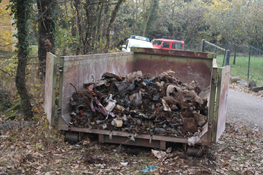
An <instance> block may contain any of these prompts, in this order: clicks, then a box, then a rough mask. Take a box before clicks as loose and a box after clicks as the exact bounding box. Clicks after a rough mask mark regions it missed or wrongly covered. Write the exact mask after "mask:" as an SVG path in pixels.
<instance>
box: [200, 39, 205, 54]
mask: <svg viewBox="0 0 263 175" xmlns="http://www.w3.org/2000/svg"><path fill="white" fill-rule="evenodd" d="M201 52H205V40H204V39H202V44H201Z"/></svg>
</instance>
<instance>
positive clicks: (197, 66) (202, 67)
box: [134, 53, 213, 90]
mask: <svg viewBox="0 0 263 175" xmlns="http://www.w3.org/2000/svg"><path fill="white" fill-rule="evenodd" d="M212 61H213V60H212V59H204V58H194V59H193V58H190V57H177V56H168V55H153V54H141V53H135V63H134V69H135V71H136V70H141V71H142V72H143V73H150V74H151V75H152V76H157V75H159V74H160V73H162V72H165V71H168V70H172V71H174V72H175V74H176V77H177V78H178V79H179V80H181V81H182V82H184V83H190V82H192V81H193V80H195V81H196V82H197V83H198V85H199V87H200V88H201V89H202V90H206V89H207V88H209V86H210V84H211V76H212Z"/></svg>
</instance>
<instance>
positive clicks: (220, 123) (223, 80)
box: [215, 66, 230, 141]
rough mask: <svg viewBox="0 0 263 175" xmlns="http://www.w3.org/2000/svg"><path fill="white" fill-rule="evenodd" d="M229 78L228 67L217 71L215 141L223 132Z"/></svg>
mask: <svg viewBox="0 0 263 175" xmlns="http://www.w3.org/2000/svg"><path fill="white" fill-rule="evenodd" d="M229 78H230V66H225V67H223V68H220V69H219V77H218V79H219V81H218V87H217V105H216V108H217V109H218V110H216V112H215V115H216V118H217V125H216V131H215V132H216V141H218V139H219V138H220V136H221V135H222V133H223V131H224V130H225V124H226V116H227V97H228V85H229Z"/></svg>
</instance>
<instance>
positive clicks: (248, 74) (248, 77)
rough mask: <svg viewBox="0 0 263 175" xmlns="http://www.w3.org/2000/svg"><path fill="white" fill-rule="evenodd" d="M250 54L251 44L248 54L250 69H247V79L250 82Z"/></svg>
mask: <svg viewBox="0 0 263 175" xmlns="http://www.w3.org/2000/svg"><path fill="white" fill-rule="evenodd" d="M250 54H251V44H250V45H249V52H248V69H247V79H248V80H249V67H250Z"/></svg>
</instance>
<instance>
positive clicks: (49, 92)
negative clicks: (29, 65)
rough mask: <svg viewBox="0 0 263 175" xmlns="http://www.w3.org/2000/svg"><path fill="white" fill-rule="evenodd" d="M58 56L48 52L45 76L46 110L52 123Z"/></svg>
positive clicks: (52, 123)
mask: <svg viewBox="0 0 263 175" xmlns="http://www.w3.org/2000/svg"><path fill="white" fill-rule="evenodd" d="M56 64H57V57H56V56H55V55H53V54H52V53H50V52H48V53H47V56H46V77H45V102H44V110H45V113H46V114H47V119H48V121H49V124H50V125H52V126H53V125H54V115H55V86H56V67H57V65H56Z"/></svg>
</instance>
